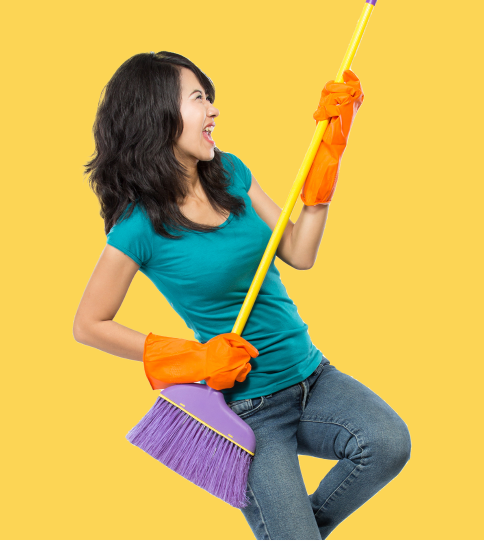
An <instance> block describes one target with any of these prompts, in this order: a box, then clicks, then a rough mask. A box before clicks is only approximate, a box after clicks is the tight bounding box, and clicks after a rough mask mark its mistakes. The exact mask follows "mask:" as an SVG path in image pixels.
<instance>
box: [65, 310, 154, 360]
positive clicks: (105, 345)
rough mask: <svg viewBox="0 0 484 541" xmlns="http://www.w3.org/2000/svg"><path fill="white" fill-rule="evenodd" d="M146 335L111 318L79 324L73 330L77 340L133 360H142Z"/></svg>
mask: <svg viewBox="0 0 484 541" xmlns="http://www.w3.org/2000/svg"><path fill="white" fill-rule="evenodd" d="M146 336H147V335H146V334H142V333H140V332H138V331H135V330H133V329H130V328H128V327H125V326H124V325H120V324H119V323H116V322H115V321H111V320H108V321H97V322H95V323H89V324H87V323H86V324H84V325H82V326H81V325H79V326H78V327H77V328H76V330H75V331H74V338H75V339H76V341H77V342H79V343H81V344H85V345H86V346H91V347H93V348H96V349H100V350H101V351H105V352H106V353H110V354H111V355H116V356H117V357H122V358H123V359H131V360H133V361H143V350H144V344H145V340H146Z"/></svg>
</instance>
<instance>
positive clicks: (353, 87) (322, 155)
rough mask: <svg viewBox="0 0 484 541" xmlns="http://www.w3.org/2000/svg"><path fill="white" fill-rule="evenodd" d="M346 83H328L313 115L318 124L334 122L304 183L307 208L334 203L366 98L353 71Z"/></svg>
mask: <svg viewBox="0 0 484 541" xmlns="http://www.w3.org/2000/svg"><path fill="white" fill-rule="evenodd" d="M343 79H344V81H345V82H344V83H335V82H334V80H331V81H328V82H327V83H326V86H325V87H324V89H323V91H322V92H321V99H320V100H319V107H318V109H317V111H316V112H315V113H314V114H313V118H314V119H315V120H316V121H318V120H319V121H321V120H325V119H327V118H331V120H330V122H329V125H328V126H327V128H326V131H325V132H324V135H323V139H322V141H321V144H320V145H319V148H318V151H317V153H316V156H315V157H314V161H313V163H312V165H311V169H310V170H309V173H308V176H307V177H306V180H305V182H304V187H303V192H302V194H301V199H302V200H303V202H304V204H305V205H308V206H314V205H320V204H322V203H329V202H330V201H331V199H332V197H333V193H334V191H335V189H336V183H337V181H338V174H339V168H340V165H341V158H342V157H343V153H344V151H345V148H346V144H347V142H348V136H349V133H350V129H351V125H352V124H353V120H354V118H355V115H356V113H357V111H358V109H359V108H360V106H361V104H362V103H363V100H364V98H365V95H364V94H363V89H362V88H361V83H360V81H359V79H358V77H357V76H356V75H355V74H354V73H353V72H352V71H351V70H345V71H344V72H343Z"/></svg>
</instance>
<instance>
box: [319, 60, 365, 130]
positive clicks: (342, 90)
mask: <svg viewBox="0 0 484 541" xmlns="http://www.w3.org/2000/svg"><path fill="white" fill-rule="evenodd" d="M343 79H344V80H345V82H344V83H335V82H334V80H331V81H328V82H327V83H326V85H325V86H324V88H323V90H322V92H321V98H320V100H319V105H318V109H317V110H316V111H315V112H314V114H313V118H314V119H315V120H319V121H321V120H326V119H327V118H330V117H334V116H339V115H340V114H341V111H340V107H338V106H346V107H348V106H350V105H351V104H352V102H355V101H356V102H357V107H356V111H357V110H358V108H359V107H360V105H361V103H362V102H363V99H364V94H363V89H362V88H361V83H360V81H359V79H358V77H357V76H356V75H355V74H354V73H353V72H352V71H351V70H345V71H344V72H343ZM356 111H355V112H356Z"/></svg>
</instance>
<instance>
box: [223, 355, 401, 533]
mask: <svg viewBox="0 0 484 541" xmlns="http://www.w3.org/2000/svg"><path fill="white" fill-rule="evenodd" d="M228 406H229V407H230V408H231V409H232V411H234V412H235V413H236V414H237V415H238V416H239V417H240V418H241V419H244V421H245V422H246V423H247V424H248V425H249V426H250V427H251V428H252V430H253V431H254V433H255V437H256V445H257V447H256V451H255V456H254V458H253V460H252V465H251V467H250V470H249V478H248V484H247V496H248V497H249V499H250V504H249V505H248V506H247V507H246V508H244V509H242V510H241V511H242V513H243V514H244V516H245V519H246V520H247V522H248V524H249V526H250V528H251V529H252V532H253V534H254V536H255V538H256V539H326V538H327V536H328V535H329V534H330V533H331V532H332V531H333V530H334V528H336V526H337V525H338V524H339V523H340V522H342V521H343V520H344V519H345V518H346V517H348V516H349V515H351V513H353V512H354V511H356V509H358V508H359V507H360V506H361V505H363V504H364V503H365V502H366V501H368V500H369V499H370V498H371V497H372V496H374V495H375V494H376V493H377V492H378V491H379V490H381V489H382V488H383V487H384V486H385V485H386V484H387V483H388V482H389V481H391V480H392V479H393V478H394V477H395V476H396V475H397V474H398V473H399V472H400V471H401V470H402V468H403V466H404V465H405V464H406V462H407V461H408V459H409V458H410V449H411V442H410V434H409V432H408V428H407V425H406V424H405V423H404V421H403V420H402V419H401V418H400V417H399V416H398V415H397V413H395V411H394V410H393V409H392V408H391V407H390V406H389V405H388V404H387V403H386V402H385V401H383V400H382V399H381V398H380V397H379V396H378V395H376V394H375V393H374V392H373V391H371V390H370V389H368V387H366V386H365V385H363V384H362V383H360V382H359V381H357V380H356V379H354V378H352V377H351V376H348V375H346V374H343V373H342V372H340V371H339V370H338V369H337V368H336V367H335V366H334V365H332V364H330V362H329V361H328V359H326V357H324V356H323V359H322V361H321V364H320V365H319V366H318V367H317V368H316V370H315V371H314V372H313V373H312V374H311V375H310V376H309V377H308V378H307V379H305V380H304V381H302V382H301V383H297V384H295V385H292V386H291V387H287V388H286V389H283V390H282V391H278V392H276V393H272V394H269V395H266V396H261V397H259V398H252V399H246V400H235V401H233V402H229V403H228ZM298 455H309V456H314V457H318V458H325V459H328V460H337V461H338V462H337V464H335V466H334V467H333V468H332V469H331V470H330V471H329V472H328V474H327V475H326V476H325V477H324V479H323V480H322V481H321V483H320V484H319V487H318V489H317V490H316V492H314V494H311V495H310V496H308V493H307V491H306V487H305V485H304V480H303V477H302V475H301V470H300V467H299V460H298ZM362 533H363V532H362ZM371 534H372V533H371V532H366V534H365V535H366V536H371Z"/></svg>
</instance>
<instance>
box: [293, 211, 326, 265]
mask: <svg viewBox="0 0 484 541" xmlns="http://www.w3.org/2000/svg"><path fill="white" fill-rule="evenodd" d="M328 211H329V203H328V204H325V205H323V204H321V205H314V206H308V205H304V206H303V209H302V211H301V214H300V215H299V217H298V219H297V222H296V223H295V224H294V227H293V229H292V233H291V259H292V261H294V262H296V263H297V265H295V266H296V268H301V269H310V268H311V267H312V266H313V265H314V263H315V262H316V256H317V255H318V249H319V245H320V244H321V239H322V237H323V233H324V227H325V225H326V219H327V217H328Z"/></svg>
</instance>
